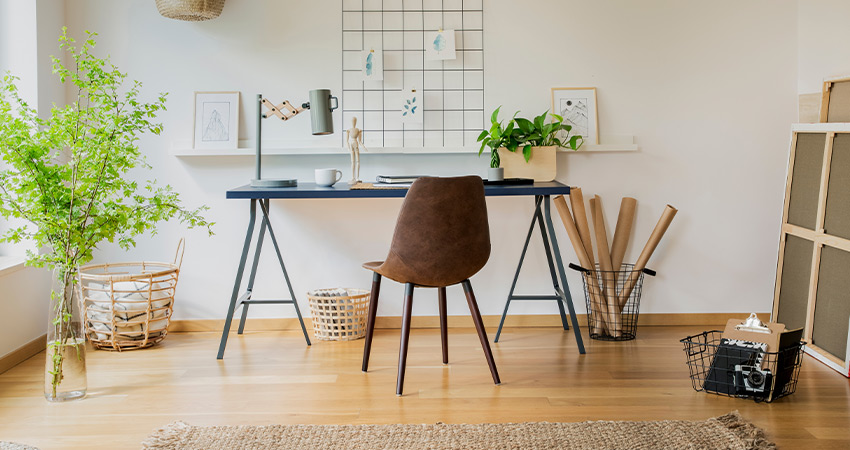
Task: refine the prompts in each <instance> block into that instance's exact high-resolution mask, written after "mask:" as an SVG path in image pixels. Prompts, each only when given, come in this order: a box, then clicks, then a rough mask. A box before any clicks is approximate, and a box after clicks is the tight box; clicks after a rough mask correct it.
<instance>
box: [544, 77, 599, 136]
mask: <svg viewBox="0 0 850 450" xmlns="http://www.w3.org/2000/svg"><path fill="white" fill-rule="evenodd" d="M552 112H554V113H555V114H558V115H561V116H563V117H564V122H565V123H567V124H569V125H572V127H573V130H572V131H571V134H577V135H580V136H581V137H583V138H584V141H585V142H587V143H591V144H599V116H598V115H597V113H596V88H595V87H588V88H552Z"/></svg>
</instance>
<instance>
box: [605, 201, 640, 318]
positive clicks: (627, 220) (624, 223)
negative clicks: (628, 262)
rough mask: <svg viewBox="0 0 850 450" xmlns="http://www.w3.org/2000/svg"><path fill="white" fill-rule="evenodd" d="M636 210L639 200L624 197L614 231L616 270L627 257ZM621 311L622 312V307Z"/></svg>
mask: <svg viewBox="0 0 850 450" xmlns="http://www.w3.org/2000/svg"><path fill="white" fill-rule="evenodd" d="M635 209H637V200H635V199H633V198H631V197H623V200H621V201H620V213H619V215H618V216H617V227H616V228H615V229H614V241H613V242H612V243H611V267H613V268H614V270H620V269H621V268H622V265H623V258H625V257H626V247H628V246H629V238H630V237H631V235H632V225H633V224H634V222H635ZM616 281H619V280H616ZM620 311H622V305H621V307H620Z"/></svg>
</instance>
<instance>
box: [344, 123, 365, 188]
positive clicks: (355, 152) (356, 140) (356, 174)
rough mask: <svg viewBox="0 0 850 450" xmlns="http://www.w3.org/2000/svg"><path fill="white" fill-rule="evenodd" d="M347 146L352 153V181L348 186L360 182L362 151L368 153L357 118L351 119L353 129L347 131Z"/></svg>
mask: <svg viewBox="0 0 850 450" xmlns="http://www.w3.org/2000/svg"><path fill="white" fill-rule="evenodd" d="M345 146H346V148H348V151H349V152H351V181H349V182H348V184H357V183H359V182H360V149H361V148H362V149H363V151H364V152H368V151H369V149H367V148H366V145H364V144H363V130H361V129H360V128H357V117H352V118H351V128H350V129H348V130H345Z"/></svg>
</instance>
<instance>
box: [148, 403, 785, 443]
mask: <svg viewBox="0 0 850 450" xmlns="http://www.w3.org/2000/svg"><path fill="white" fill-rule="evenodd" d="M142 447H143V448H144V449H148V450H178V449H179V450H201V449H203V450H225V449H227V450H248V449H250V450H260V449H262V450H284V449H285V450H289V449H293V450H294V449H297V450H319V449H321V450H336V449H339V450H342V449H345V450H390V449H403V450H414V449H415V450H420V449H429V450H437V449H452V450H497V449H498V450H502V449H504V450H507V449H510V450H542V449H546V450H549V449H588V450H591V449H592V450H600V449H608V450H615V449H624V450H625V449H629V450H642V449H646V450H650V449H651V450H660V449H676V450H680V449H691V450H696V449H718V450H720V449H722V450H756V449H757V450H763V449H775V448H776V446H775V445H774V444H773V443H771V442H769V441H767V440H766V439H765V437H764V432H763V431H762V430H761V429H759V428H757V427H756V426H754V425H752V424H750V423H749V422H747V421H745V420H744V419H742V418H741V416H740V415H738V413H737V412H733V413H730V414H727V415H725V416H721V417H716V418H713V419H708V420H704V421H686V420H664V421H657V422H603V421H600V422H580V423H548V422H531V423H506V424H493V423H486V424H476V425H473V424H469V425H467V424H462V425H451V424H443V423H438V424H434V425H271V426H233V427H225V426H218V427H195V426H191V425H187V424H185V423H183V422H175V423H173V424H171V425H168V426H167V427H165V428H163V429H161V430H158V431H157V432H155V433H154V434H153V435H151V436H150V437H149V438H148V439H147V440H145V442H143V443H142Z"/></svg>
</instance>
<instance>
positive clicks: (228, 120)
mask: <svg viewBox="0 0 850 450" xmlns="http://www.w3.org/2000/svg"><path fill="white" fill-rule="evenodd" d="M238 147H239V92H195V133H194V135H193V139H192V148H196V149H206V150H231V149H235V148H238Z"/></svg>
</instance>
